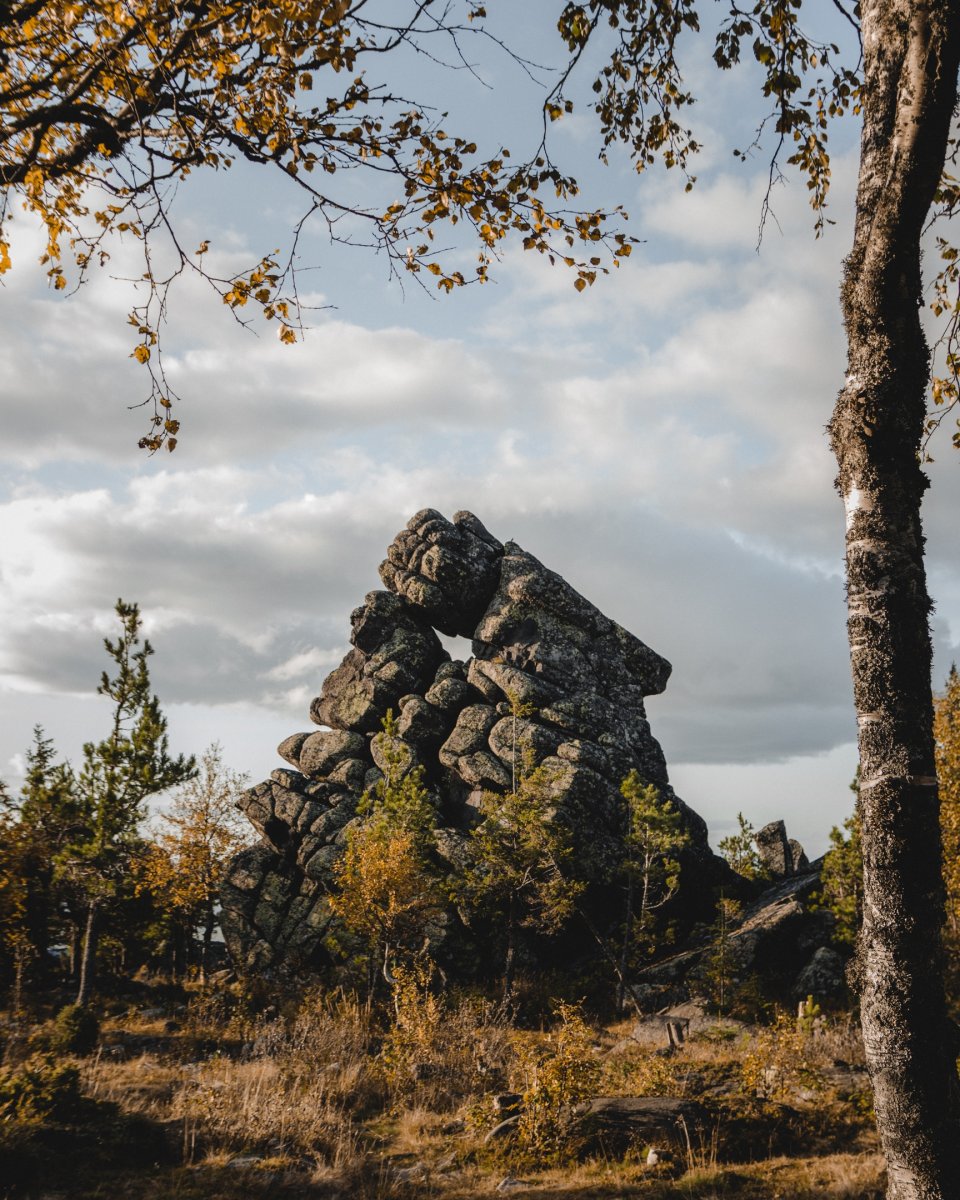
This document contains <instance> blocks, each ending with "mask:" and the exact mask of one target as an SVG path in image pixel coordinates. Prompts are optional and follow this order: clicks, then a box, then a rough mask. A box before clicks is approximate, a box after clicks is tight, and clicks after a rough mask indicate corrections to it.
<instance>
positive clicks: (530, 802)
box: [456, 766, 583, 1003]
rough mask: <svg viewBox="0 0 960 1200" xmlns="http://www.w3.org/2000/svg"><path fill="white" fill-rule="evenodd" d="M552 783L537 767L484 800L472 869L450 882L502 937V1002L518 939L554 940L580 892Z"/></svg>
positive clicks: (506, 997) (509, 986) (474, 839)
mask: <svg viewBox="0 0 960 1200" xmlns="http://www.w3.org/2000/svg"><path fill="white" fill-rule="evenodd" d="M551 783H552V777H551V774H550V772H549V770H548V769H547V768H545V767H543V766H540V767H537V768H535V769H534V770H531V771H529V772H521V774H520V778H519V779H518V781H517V785H516V787H515V788H513V789H512V790H511V791H509V792H508V793H507V794H506V795H505V796H501V795H499V794H497V793H493V792H489V793H486V794H485V795H484V797H483V800H482V808H481V811H482V813H483V820H482V821H481V822H480V823H479V824H478V825H477V826H475V827H474V829H473V830H472V831H471V834H470V856H471V857H470V862H469V865H468V866H467V868H466V869H465V870H464V871H463V873H462V875H461V876H460V878H459V879H458V880H457V881H456V894H457V899H458V900H459V901H460V902H461V903H463V904H465V905H466V906H467V907H468V908H473V909H476V910H477V911H479V912H481V913H483V914H484V915H485V916H486V917H487V918H488V919H489V920H490V921H491V924H492V925H496V926H498V927H499V928H501V929H502V931H503V942H504V963H503V998H504V1003H509V1001H510V999H511V998H512V995H513V983H514V975H515V970H516V948H517V934H518V932H519V931H520V930H521V929H531V930H536V931H537V932H539V933H545V934H552V933H556V932H557V930H558V929H560V928H561V926H562V925H564V923H565V922H566V921H567V920H569V918H570V917H571V916H572V915H573V913H574V912H575V911H576V904H577V899H578V897H579V895H580V893H581V891H582V890H583V885H582V884H580V883H578V882H577V881H576V880H575V879H573V877H572V872H571V870H570V866H571V860H572V857H573V845H572V841H571V837H570V831H569V829H568V828H567V826H566V825H565V824H564V822H563V819H562V817H561V816H559V815H558V814H557V812H556V809H555V803H554V798H553V789H552V788H551Z"/></svg>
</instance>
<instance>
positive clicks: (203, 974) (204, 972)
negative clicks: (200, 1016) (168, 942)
mask: <svg viewBox="0 0 960 1200" xmlns="http://www.w3.org/2000/svg"><path fill="white" fill-rule="evenodd" d="M216 923H217V919H216V917H215V916H214V913H213V901H212V900H211V901H210V903H209V904H208V905H207V914H206V920H205V921H204V926H203V943H202V945H201V948H200V982H201V983H206V982H207V976H208V975H209V974H210V946H211V944H212V942H213V930H214V926H215V925H216Z"/></svg>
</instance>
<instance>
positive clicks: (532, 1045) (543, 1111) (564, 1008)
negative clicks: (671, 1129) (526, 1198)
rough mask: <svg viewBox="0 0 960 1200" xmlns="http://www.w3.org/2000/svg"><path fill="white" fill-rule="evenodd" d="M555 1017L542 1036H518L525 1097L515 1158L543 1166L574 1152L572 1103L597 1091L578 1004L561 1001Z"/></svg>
mask: <svg viewBox="0 0 960 1200" xmlns="http://www.w3.org/2000/svg"><path fill="white" fill-rule="evenodd" d="M556 1016H557V1019H558V1022H559V1023H558V1024H557V1025H556V1026H555V1028H554V1029H553V1030H552V1032H551V1033H550V1034H548V1036H547V1037H546V1039H545V1040H542V1041H536V1042H534V1041H530V1040H522V1041H519V1042H518V1043H517V1046H516V1050H517V1060H518V1073H519V1079H520V1081H521V1087H520V1088H519V1089H518V1090H519V1091H521V1093H522V1097H523V1100H522V1110H521V1114H520V1120H519V1123H518V1125H517V1145H518V1151H519V1157H520V1158H521V1159H525V1160H528V1161H530V1162H532V1163H534V1164H536V1165H543V1166H550V1165H556V1164H560V1163H562V1162H565V1161H568V1160H569V1159H570V1158H572V1157H574V1156H575V1154H576V1149H577V1134H576V1128H577V1121H576V1113H575V1111H574V1108H575V1105H577V1104H579V1103H580V1102H581V1101H584V1100H587V1099H590V1098H591V1097H593V1096H595V1095H597V1089H598V1085H599V1082H600V1063H599V1061H598V1059H597V1055H596V1052H595V1049H594V1042H595V1036H594V1033H593V1030H591V1029H590V1028H589V1026H588V1025H587V1023H586V1021H585V1020H584V1017H583V1012H582V1010H581V1007H580V1005H577V1004H567V1003H564V1002H561V1003H559V1004H558V1005H557V1007H556Z"/></svg>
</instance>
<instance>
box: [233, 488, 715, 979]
mask: <svg viewBox="0 0 960 1200" xmlns="http://www.w3.org/2000/svg"><path fill="white" fill-rule="evenodd" d="M380 575H381V578H382V579H383V582H384V583H385V584H386V586H387V588H389V589H390V590H389V591H385V592H383V591H378V592H371V593H370V594H369V595H368V596H367V598H366V601H365V603H364V604H363V606H362V607H360V608H358V609H356V610H355V611H354V613H353V614H352V616H351V627H352V632H351V636H350V640H351V643H352V645H353V649H352V650H351V651H350V652H349V653H348V654H347V656H346V657H345V658H344V660H343V662H342V664H341V665H340V666H339V667H338V668H337V669H336V670H335V671H333V672H332V673H331V674H330V675H329V676H328V677H327V679H326V680H325V681H324V683H323V686H322V688H321V692H320V696H319V697H318V698H317V699H316V700H315V701H314V702H313V704H312V706H311V709H310V716H311V719H312V720H313V721H314V722H315V723H316V724H317V725H320V726H323V727H326V728H321V729H320V730H318V731H314V732H303V733H296V734H293V735H292V736H291V737H289V738H287V739H286V740H285V741H284V742H283V743H282V744H281V746H280V747H279V753H280V755H281V757H282V758H284V759H285V760H286V761H287V763H289V764H290V767H292V768H293V769H292V770H290V769H281V770H277V771H274V773H273V775H272V777H271V779H270V780H268V781H267V782H265V783H262V784H260V785H259V786H258V787H256V788H253V789H251V790H250V791H249V792H247V793H245V795H244V798H243V800H242V802H241V807H242V808H243V810H244V811H245V812H246V814H247V816H248V817H249V818H250V820H251V821H252V823H253V824H254V825H255V826H256V828H257V829H258V830H259V831H260V833H261V835H262V838H263V840H262V841H261V842H260V843H259V845H257V846H255V847H254V848H253V849H252V850H248V851H245V852H244V853H243V854H241V855H240V856H239V857H238V858H237V859H235V860H234V862H233V864H232V865H231V867H230V869H229V871H228V873H227V878H226V881H225V883H224V885H223V893H222V900H223V921H222V923H223V930H224V936H225V938H226V941H227V945H228V947H229V949H230V952H231V954H232V956H233V958H234V960H235V962H236V963H237V964H238V966H240V967H241V968H243V969H247V970H256V969H265V968H269V967H290V968H293V967H296V966H298V965H310V964H311V962H315V961H316V959H317V953H318V947H319V945H320V943H321V940H322V937H323V934H324V930H325V929H326V926H327V924H328V921H329V916H328V913H327V908H326V903H325V900H324V896H325V893H326V892H327V890H328V888H329V885H330V882H331V878H332V876H331V872H332V867H333V864H334V862H335V861H336V858H337V856H338V854H339V853H340V850H341V848H342V845H343V841H344V839H345V836H346V829H347V827H348V826H349V823H350V821H351V820H353V818H354V817H355V815H356V808H357V804H358V802H359V800H360V797H361V796H362V794H363V792H364V791H365V790H366V789H369V788H370V787H372V786H373V784H374V783H375V782H376V780H377V779H378V778H379V777H380V771H381V769H382V768H383V765H384V762H385V752H386V751H388V750H390V751H391V752H392V757H395V755H396V753H397V752H398V751H399V752H400V755H401V758H402V761H404V762H405V763H406V765H407V766H408V767H409V768H412V767H414V766H416V765H422V766H423V768H424V772H425V780H426V783H427V785H428V787H429V789H430V792H431V795H432V798H433V801H434V803H435V805H436V807H437V810H438V813H439V817H440V826H441V828H440V831H439V833H438V837H437V850H438V853H439V854H440V855H441V857H442V858H444V859H445V860H446V861H447V862H448V863H449V864H450V868H451V870H453V871H455V870H456V869H457V865H458V863H462V861H463V851H464V845H465V842H466V838H467V831H468V830H469V828H470V826H471V824H472V823H473V822H474V821H475V820H476V814H477V808H478V805H479V798H480V796H481V795H482V794H483V793H484V792H491V791H492V792H499V793H505V792H506V791H508V790H509V788H510V787H511V786H512V783H513V778H514V772H515V770H516V767H517V766H518V764H519V763H520V762H523V764H524V766H525V767H526V766H531V765H532V766H539V765H541V764H543V765H545V767H546V768H547V771H548V778H549V779H550V781H551V783H550V787H551V789H552V790H553V792H554V794H555V797H556V804H557V807H558V808H560V809H562V810H563V811H564V814H565V816H566V818H567V819H568V821H569V823H570V825H571V826H572V828H573V830H574V832H575V843H576V853H577V858H578V871H579V872H580V874H581V875H582V876H583V877H584V878H585V879H587V880H591V879H593V880H600V879H602V878H603V875H604V871H605V866H606V865H607V864H609V861H610V859H611V856H612V855H613V854H614V853H616V849H617V845H618V843H619V841H620V838H621V836H622V830H621V825H622V803H621V800H620V796H619V786H620V782H621V780H622V779H623V778H624V776H625V775H626V774H627V773H628V772H629V771H630V770H632V769H636V770H637V771H638V772H639V773H640V775H641V776H642V777H643V779H645V780H646V781H648V782H651V783H655V784H656V785H657V787H658V788H659V789H660V791H661V794H662V795H663V796H664V797H665V798H668V799H670V800H671V801H672V802H673V803H674V804H675V805H676V806H677V808H678V809H679V811H680V813H681V814H682V817H683V821H684V824H685V826H686V829H687V831H688V833H689V835H690V846H689V849H688V851H687V852H686V854H685V862H684V870H685V872H687V874H690V873H692V874H694V875H695V876H696V875H699V877H700V879H701V883H702V887H701V889H700V890H701V892H702V893H703V895H704V896H708V895H709V891H710V888H711V886H712V885H713V883H714V882H716V881H718V880H719V879H720V878H721V877H722V876H723V874H724V872H725V870H726V868H725V864H723V863H722V861H721V860H719V859H717V858H716V857H715V856H714V855H713V854H712V853H711V851H710V849H709V847H708V845H707V831H706V826H705V824H704V822H703V820H702V819H701V818H700V817H699V816H698V815H697V814H696V813H694V812H693V811H692V810H691V809H689V808H687V806H686V805H685V804H684V803H683V802H682V801H681V800H679V799H678V798H677V797H676V796H675V795H674V794H673V791H672V789H671V787H670V784H669V781H668V778H667V769H666V764H665V762H664V758H663V753H662V752H661V750H660V747H659V745H658V744H657V742H656V740H655V739H654V737H653V735H652V734H651V732H650V726H649V724H648V722H647V719H646V713H645V709H644V698H645V697H646V696H649V695H653V694H656V693H658V692H662V691H663V689H664V687H665V686H666V682H667V678H668V676H669V674H670V664H669V663H668V662H666V660H665V659H663V658H661V657H660V656H659V655H658V654H656V653H655V652H654V651H653V650H651V649H650V648H649V647H648V646H646V645H644V643H643V642H641V641H640V640H639V639H638V638H636V637H634V636H633V634H631V633H628V632H627V630H625V629H624V628H623V627H622V626H620V625H618V624H617V623H616V622H615V621H612V620H610V618H609V617H606V616H604V614H603V613H602V612H600V610H599V609H597V608H596V607H595V606H594V605H593V604H591V603H590V602H589V601H588V600H586V599H585V598H584V597H583V596H581V595H580V594H579V593H578V592H576V591H575V590H574V589H573V588H572V587H570V585H569V584H568V583H566V582H565V581H564V580H563V579H562V578H561V577H560V576H559V575H557V574H556V573H555V572H553V571H551V570H549V569H548V568H546V567H545V566H543V564H542V563H540V562H539V561H538V560H537V559H536V558H534V557H533V555H532V554H529V553H528V552H527V551H525V550H522V549H521V548H520V547H519V546H517V545H515V544H513V543H508V544H507V545H502V544H501V543H500V542H499V541H498V540H497V539H496V538H495V537H493V535H492V534H490V533H489V532H488V531H487V530H486V529H485V528H484V526H483V525H482V524H481V523H480V521H479V520H478V519H477V518H476V517H475V516H473V515H472V514H471V513H466V512H460V513H457V514H456V515H455V516H454V518H453V521H452V522H451V521H448V520H447V519H446V518H445V517H443V516H441V514H440V513H438V512H435V511H434V510H432V509H424V510H423V511H422V512H419V513H417V515H416V516H415V517H413V518H412V520H411V521H410V522H409V523H408V525H407V527H406V529H404V530H402V531H401V532H400V533H399V534H398V535H397V537H396V538H395V539H394V541H393V543H392V544H391V546H390V548H389V550H388V552H387V559H386V561H385V562H384V563H383V564H382V565H381V567H380ZM435 630H440V631H441V632H443V633H446V634H451V635H454V634H455V635H460V636H469V637H472V639H473V645H472V649H473V657H472V658H471V659H470V660H469V661H468V662H466V663H463V662H454V661H451V660H450V657H449V655H448V654H447V652H446V651H445V650H444V648H443V646H442V644H441V642H440V639H439V638H438V637H437V635H436V632H435ZM518 705H521V706H523V709H522V711H523V712H525V713H526V714H527V715H525V716H523V717H521V718H519V719H516V720H515V719H514V710H515V709H516V706H518ZM391 709H392V710H393V712H394V714H395V715H396V716H397V722H396V735H395V738H394V745H393V746H392V747H388V746H387V745H386V744H385V741H384V739H385V735H384V734H383V733H382V732H381V727H382V723H383V719H384V717H385V716H386V714H387V712H388V711H389V710H391Z"/></svg>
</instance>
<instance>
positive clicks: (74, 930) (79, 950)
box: [70, 921, 83, 986]
mask: <svg viewBox="0 0 960 1200" xmlns="http://www.w3.org/2000/svg"><path fill="white" fill-rule="evenodd" d="M82 954H83V935H82V933H81V931H80V922H79V921H71V923H70V982H71V983H75V984H77V985H78V986H79V984H80V960H81V958H82Z"/></svg>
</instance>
